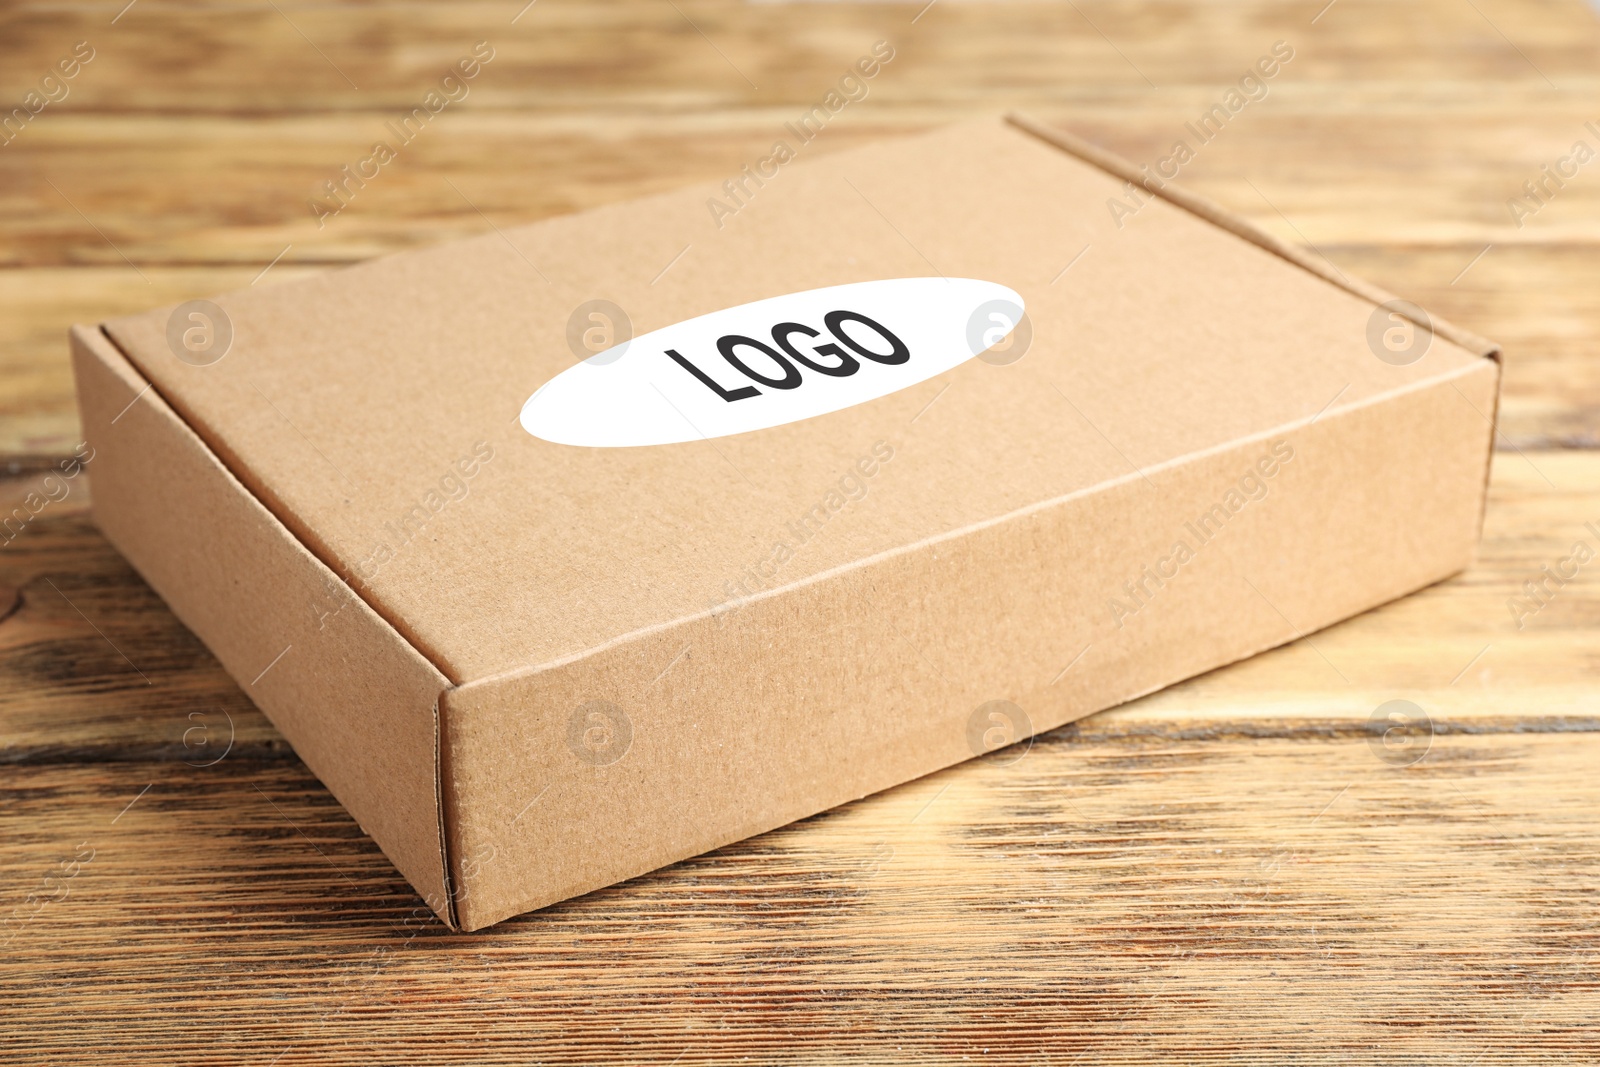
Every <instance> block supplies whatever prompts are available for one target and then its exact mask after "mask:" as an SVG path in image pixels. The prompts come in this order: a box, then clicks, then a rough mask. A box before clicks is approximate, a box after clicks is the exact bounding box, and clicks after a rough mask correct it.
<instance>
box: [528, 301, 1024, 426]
mask: <svg viewBox="0 0 1600 1067" xmlns="http://www.w3.org/2000/svg"><path fill="white" fill-rule="evenodd" d="M1022 318H1023V303H1022V297H1021V296H1019V295H1018V294H1017V293H1016V292H1015V291H1013V290H1011V289H1009V288H1007V287H1006V286H1004V285H997V284H995V283H994V282H985V281H977V280H975V279H972V278H891V279H885V280H883V281H873V282H854V283H851V284H849V285H833V286H829V287H827V288H825V289H811V290H808V291H806V292H803V293H789V294H787V295H785V296H775V297H770V298H768V299H766V300H757V301H754V302H752V303H749V304H740V305H739V306H738V307H731V308H727V309H725V310H723V311H714V312H712V313H711V314H709V315H701V316H699V317H698V318H693V319H687V320H685V321H683V322H679V323H675V324H673V325H671V326H667V327H664V328H662V329H659V330H652V331H651V332H650V333H647V334H641V335H640V336H638V337H635V338H633V339H632V340H629V341H625V342H623V343H622V344H618V345H614V346H613V347H611V348H608V349H606V350H604V351H602V352H598V353H596V354H595V355H593V356H590V357H589V358H588V359H585V360H584V361H583V362H582V363H579V364H578V365H577V366H575V367H569V368H567V369H566V370H564V371H562V372H561V373H560V374H558V375H556V376H555V377H554V378H552V379H550V380H549V381H548V382H546V383H545V384H544V385H543V386H541V387H540V388H539V391H538V392H536V393H534V394H533V395H532V396H531V397H529V398H528V401H527V403H525V404H524V405H523V406H522V427H523V429H525V430H527V431H528V432H529V433H531V434H533V436H535V437H537V438H540V439H541V440H545V441H550V442H553V443H555V444H563V445H588V446H592V447H601V448H615V447H623V446H630V445H665V444H673V443H675V442H679V441H699V440H704V439H707V438H712V437H726V436H728V435H730V434H736V433H745V432H747V431H750V430H760V429H765V428H767V427H769V426H782V425H783V424H785V423H789V422H798V421H799V420H801V419H808V418H810V417H812V416H813V415H826V414H827V413H829V412H831V411H839V410H841V409H843V408H847V407H851V406H853V405H855V404H860V403H864V402H865V401H868V400H876V399H877V398H878V397H880V396H887V395H888V394H890V393H893V392H897V391H899V390H901V389H904V388H906V387H907V386H912V385H916V384H917V383H918V382H923V381H927V380H928V379H929V378H932V377H933V376H934V375H937V374H942V373H944V372H945V371H947V370H950V369H951V368H952V367H957V366H959V365H961V364H962V363H965V362H966V361H967V360H969V359H971V358H972V357H974V356H976V355H979V354H980V353H983V352H985V351H986V350H988V349H991V348H993V347H994V346H995V345H999V344H1000V343H1001V342H1003V341H1005V340H1006V339H1007V338H1009V337H1011V336H1012V334H1013V332H1014V331H1015V330H1016V327H1017V324H1018V323H1019V322H1021V321H1022ZM1018 336H1019V338H1020V337H1021V335H1020V334H1019V335H1018ZM1020 343H1021V344H1024V345H1025V344H1026V341H1025V340H1021V341H1020ZM1020 355H1021V352H1020V351H1018V352H1016V353H1015V355H1013V356H1011V357H1009V358H996V359H994V360H992V361H991V362H996V363H1001V362H1011V361H1012V360H1013V359H1015V358H1018V357H1020Z"/></svg>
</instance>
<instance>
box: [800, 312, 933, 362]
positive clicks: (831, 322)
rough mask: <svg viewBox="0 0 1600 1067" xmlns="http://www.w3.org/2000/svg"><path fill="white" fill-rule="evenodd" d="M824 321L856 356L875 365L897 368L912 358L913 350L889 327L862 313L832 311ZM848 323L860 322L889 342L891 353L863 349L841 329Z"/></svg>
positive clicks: (830, 330)
mask: <svg viewBox="0 0 1600 1067" xmlns="http://www.w3.org/2000/svg"><path fill="white" fill-rule="evenodd" d="M822 321H823V322H825V323H827V325H828V330H829V332H831V333H832V334H833V335H834V336H835V337H837V338H838V339H839V340H841V341H843V342H844V343H845V344H847V345H849V346H850V347H851V349H853V350H854V351H855V353H856V355H858V356H860V357H862V358H863V359H870V360H872V361H873V362H874V363H886V364H888V365H890V366H895V365H897V364H900V363H904V362H905V361H906V360H908V359H910V358H911V350H910V349H909V348H907V347H906V344H905V342H904V341H902V340H900V338H898V337H896V336H895V335H894V334H892V333H890V332H889V330H888V328H887V327H885V326H883V325H881V324H879V323H877V322H874V321H872V320H871V319H869V318H867V317H866V316H865V315H863V314H861V313H860V312H857V311H830V312H828V314H827V315H825V316H824V317H823V319H822ZM846 322H859V323H860V324H861V325H863V326H865V327H867V328H868V329H870V330H872V331H873V332H874V333H876V334H877V335H878V336H879V337H881V338H883V339H884V340H885V341H888V342H889V351H888V352H874V351H872V350H871V349H870V348H863V347H861V345H860V344H858V343H857V342H856V340H855V338H853V337H851V336H850V335H849V334H847V333H845V332H844V330H843V329H841V328H840V327H841V324H842V323H846Z"/></svg>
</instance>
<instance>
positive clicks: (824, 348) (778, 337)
mask: <svg viewBox="0 0 1600 1067" xmlns="http://www.w3.org/2000/svg"><path fill="white" fill-rule="evenodd" d="M796 333H803V334H805V335H806V336H807V337H816V336H818V334H817V331H816V330H813V329H812V328H811V327H809V326H802V325H800V324H799V323H798V322H780V323H778V325H776V326H774V327H773V328H772V341H773V343H774V344H776V345H777V346H778V347H779V348H781V349H783V351H784V354H785V355H787V356H788V357H789V358H790V359H792V360H794V361H795V362H796V363H798V364H800V365H801V366H802V367H809V368H811V369H812V370H814V371H816V372H817V373H819V374H828V375H831V376H833V377H835V378H848V377H850V375H852V374H854V373H855V372H856V371H858V370H860V369H861V364H860V363H859V362H857V361H856V359H855V358H854V357H853V356H851V355H849V354H848V353H846V352H845V350H844V349H842V348H840V347H839V346H838V345H813V346H812V349H811V353H812V355H816V356H833V357H834V358H836V359H838V361H839V362H838V363H834V364H827V363H817V362H815V361H813V360H812V359H810V358H809V357H807V356H805V355H803V354H802V353H801V352H799V351H798V350H796V348H795V347H794V345H793V344H791V343H790V341H789V335H790V334H796Z"/></svg>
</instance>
